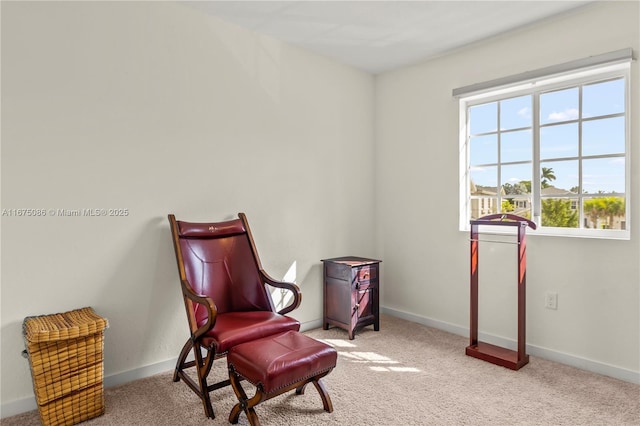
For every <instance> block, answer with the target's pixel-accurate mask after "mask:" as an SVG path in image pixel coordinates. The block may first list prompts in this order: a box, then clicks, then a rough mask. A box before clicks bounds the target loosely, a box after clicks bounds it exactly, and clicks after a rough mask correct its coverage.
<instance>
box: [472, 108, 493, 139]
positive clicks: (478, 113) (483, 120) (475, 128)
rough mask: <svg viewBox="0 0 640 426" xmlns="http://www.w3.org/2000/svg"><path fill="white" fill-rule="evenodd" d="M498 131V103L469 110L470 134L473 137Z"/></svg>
mask: <svg viewBox="0 0 640 426" xmlns="http://www.w3.org/2000/svg"><path fill="white" fill-rule="evenodd" d="M496 130H498V104H497V103H496V102H492V103H489V104H483V105H476V106H473V107H471V108H469V133H470V134H471V135H477V134H480V133H487V132H495V131H496Z"/></svg>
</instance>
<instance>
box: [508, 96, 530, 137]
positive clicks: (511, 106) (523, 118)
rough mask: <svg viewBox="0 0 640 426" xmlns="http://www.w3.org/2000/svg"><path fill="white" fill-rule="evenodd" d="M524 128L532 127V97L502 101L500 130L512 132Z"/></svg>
mask: <svg viewBox="0 0 640 426" xmlns="http://www.w3.org/2000/svg"><path fill="white" fill-rule="evenodd" d="M523 127H531V96H529V95H527V96H521V97H519V98H512V99H507V100H505V101H501V102H500V129H501V130H510V129H518V128H523Z"/></svg>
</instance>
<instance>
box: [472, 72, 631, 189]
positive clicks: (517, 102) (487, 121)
mask: <svg viewBox="0 0 640 426" xmlns="http://www.w3.org/2000/svg"><path fill="white" fill-rule="evenodd" d="M579 96H580V92H579V89H578V88H577V87H575V88H569V89H565V90H557V91H553V92H547V93H542V94H541V95H540V125H541V127H540V158H541V167H548V168H551V169H553V172H554V175H555V176H556V180H554V181H553V182H551V184H552V185H554V186H556V187H557V188H562V189H567V190H568V189H570V188H572V187H575V186H577V185H578V182H579V181H578V173H579V162H578V160H577V159H576V157H578V155H579V149H580V146H579V145H580V144H579V131H580V122H578V121H576V120H577V119H578V118H579V113H580V109H579V107H580V101H579ZM532 99H533V97H532V96H529V95H527V96H520V97H516V98H512V99H508V100H504V101H501V102H500V129H501V131H502V133H501V146H500V159H501V161H502V163H508V162H526V163H524V164H513V165H504V166H503V168H502V178H501V181H502V182H501V184H505V183H511V184H514V183H517V182H519V181H522V180H531V178H532V172H531V160H532V156H533V137H532V130H531V126H532V121H533V114H532ZM582 106H583V119H584V121H583V122H582V155H583V156H595V155H609V154H623V153H624V150H625V123H624V117H609V118H604V117H603V116H606V115H611V114H618V113H621V112H624V80H623V79H618V80H613V81H607V82H602V83H597V84H591V85H586V86H583V91H582ZM598 117H602V118H598ZM497 128H498V103H497V102H492V103H488V104H483V105H478V106H474V107H471V108H470V133H471V134H472V135H478V134H481V135H480V136H472V137H471V143H470V150H469V152H470V158H471V178H472V179H473V181H474V182H475V183H476V184H479V185H485V186H497V168H496V167H495V166H489V167H479V165H490V164H495V163H497V161H498V136H497V134H496V133H495V132H496V129H497ZM514 129H515V130H514ZM491 132H494V133H491ZM482 134H484V135H482ZM551 160H553V161H551ZM582 166H583V182H582V183H583V190H586V191H587V192H589V193H596V192H598V191H604V192H611V191H617V192H624V191H625V167H624V157H619V158H615V157H612V158H597V159H595V158H594V159H585V160H584V161H583V164H582Z"/></svg>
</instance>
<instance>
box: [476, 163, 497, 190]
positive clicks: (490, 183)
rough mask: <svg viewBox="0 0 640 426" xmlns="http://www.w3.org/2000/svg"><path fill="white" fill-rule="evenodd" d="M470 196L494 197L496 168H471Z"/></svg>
mask: <svg viewBox="0 0 640 426" xmlns="http://www.w3.org/2000/svg"><path fill="white" fill-rule="evenodd" d="M469 175H470V179H471V195H496V193H497V192H496V187H497V186H498V168H497V167H495V166H494V167H471V168H470V170H469Z"/></svg>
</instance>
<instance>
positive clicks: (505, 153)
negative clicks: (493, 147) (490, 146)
mask: <svg viewBox="0 0 640 426" xmlns="http://www.w3.org/2000/svg"><path fill="white" fill-rule="evenodd" d="M532 155H533V150H532V146H531V131H530V130H521V131H518V132H508V133H503V134H502V137H501V139H500V162H502V163H510V162H514V161H531V157H532Z"/></svg>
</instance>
